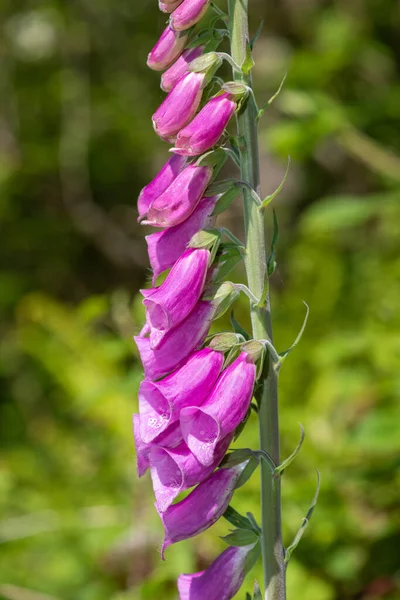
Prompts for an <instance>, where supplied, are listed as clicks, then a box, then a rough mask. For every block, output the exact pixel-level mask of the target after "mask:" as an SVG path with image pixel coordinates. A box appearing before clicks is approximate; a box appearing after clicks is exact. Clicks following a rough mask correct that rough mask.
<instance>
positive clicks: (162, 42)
mask: <svg viewBox="0 0 400 600" xmlns="http://www.w3.org/2000/svg"><path fill="white" fill-rule="evenodd" d="M187 38H188V34H187V32H182V31H175V30H174V29H172V27H170V26H169V25H168V27H167V28H166V29H164V31H163V33H162V34H161V37H160V39H159V40H158V42H157V43H156V45H155V46H154V48H153V49H152V50H151V52H150V54H149V56H148V58H147V66H148V67H150V69H153V70H154V71H163V70H164V69H166V68H167V67H169V66H170V65H171V64H172V63H173V62H174V60H176V59H177V58H178V56H180V55H181V54H182V52H183V49H184V47H185V46H186V42H187Z"/></svg>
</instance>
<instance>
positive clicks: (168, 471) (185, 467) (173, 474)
mask: <svg viewBox="0 0 400 600" xmlns="http://www.w3.org/2000/svg"><path fill="white" fill-rule="evenodd" d="M231 441H232V436H227V437H226V438H224V439H223V440H221V441H220V443H219V444H218V446H217V447H216V450H215V458H214V462H213V463H212V464H211V465H208V466H207V467H205V466H204V465H202V464H201V463H200V462H199V461H198V460H197V458H196V457H195V456H194V454H192V452H191V451H190V450H189V448H188V447H187V446H186V444H181V445H180V446H177V447H176V448H162V447H159V446H156V445H154V444H153V445H152V447H151V449H150V454H149V461H150V473H151V479H152V481H153V490H154V495H155V497H156V506H157V510H158V511H159V512H164V511H166V510H167V508H168V507H169V506H171V504H172V502H173V501H174V500H175V498H176V497H177V496H178V495H179V494H180V493H181V492H182V491H183V490H187V489H188V488H191V487H193V486H194V485H197V484H198V483H200V482H201V481H203V480H204V479H206V478H207V477H208V476H209V475H211V473H212V472H213V471H214V469H215V468H216V467H217V466H218V465H219V463H220V462H221V460H222V458H223V456H224V454H225V452H226V451H227V449H228V447H229V444H230V443H231Z"/></svg>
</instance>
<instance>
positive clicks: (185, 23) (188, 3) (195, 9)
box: [170, 0, 210, 31]
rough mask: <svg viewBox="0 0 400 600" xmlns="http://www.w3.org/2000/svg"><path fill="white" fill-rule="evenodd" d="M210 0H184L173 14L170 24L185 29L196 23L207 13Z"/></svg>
mask: <svg viewBox="0 0 400 600" xmlns="http://www.w3.org/2000/svg"><path fill="white" fill-rule="evenodd" d="M209 4H210V0H183V2H182V3H181V4H180V5H179V6H178V8H176V9H175V10H174V12H173V13H172V15H171V19H170V25H171V27H172V28H173V29H175V30H176V31H183V30H185V29H189V27H192V26H193V25H195V24H196V23H197V22H198V21H200V19H201V18H202V17H203V16H204V15H205V14H206V12H207V9H208V6H209Z"/></svg>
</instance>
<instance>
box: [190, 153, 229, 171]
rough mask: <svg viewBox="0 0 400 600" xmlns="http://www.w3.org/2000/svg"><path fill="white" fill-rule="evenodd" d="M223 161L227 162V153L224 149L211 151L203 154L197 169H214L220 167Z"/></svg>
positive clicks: (198, 161)
mask: <svg viewBox="0 0 400 600" xmlns="http://www.w3.org/2000/svg"><path fill="white" fill-rule="evenodd" d="M221 160H223V161H224V162H225V161H226V153H225V152H224V151H223V150H222V148H217V150H210V151H209V152H206V153H205V154H202V155H201V156H200V157H199V158H198V159H197V161H196V163H195V164H196V166H197V167H214V166H215V165H218V164H219V163H220V162H221Z"/></svg>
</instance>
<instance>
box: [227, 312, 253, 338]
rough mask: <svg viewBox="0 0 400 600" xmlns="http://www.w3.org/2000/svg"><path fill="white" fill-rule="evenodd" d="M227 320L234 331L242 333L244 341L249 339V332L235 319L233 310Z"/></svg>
mask: <svg viewBox="0 0 400 600" xmlns="http://www.w3.org/2000/svg"><path fill="white" fill-rule="evenodd" d="M229 320H230V322H231V325H232V327H233V330H234V331H235V332H236V333H239V334H240V335H242V336H243V337H244V339H245V340H246V341H248V340H249V339H250V334H249V333H247V331H246V330H245V329H244V327H242V326H241V324H240V323H239V322H238V321H237V320H236V318H235V315H234V314H233V311H232V312H231V316H230V317H229Z"/></svg>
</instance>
